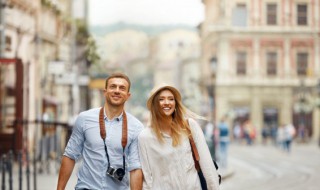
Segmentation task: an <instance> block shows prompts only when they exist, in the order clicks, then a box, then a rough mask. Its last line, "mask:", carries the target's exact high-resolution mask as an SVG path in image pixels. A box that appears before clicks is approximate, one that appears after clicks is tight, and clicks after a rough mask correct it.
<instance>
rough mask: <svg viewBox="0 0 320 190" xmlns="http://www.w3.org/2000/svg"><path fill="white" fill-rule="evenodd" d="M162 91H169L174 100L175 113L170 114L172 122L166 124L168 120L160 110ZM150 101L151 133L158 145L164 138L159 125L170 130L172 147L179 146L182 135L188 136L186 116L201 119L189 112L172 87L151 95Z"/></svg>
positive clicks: (188, 129)
mask: <svg viewBox="0 0 320 190" xmlns="http://www.w3.org/2000/svg"><path fill="white" fill-rule="evenodd" d="M164 90H169V91H170V92H171V93H172V94H173V96H174V99H175V103H176V106H175V111H174V112H173V113H172V121H171V122H166V121H169V120H168V116H166V115H165V114H164V112H163V110H162V109H161V106H160V100H159V96H160V93H161V92H162V91H164ZM151 98H153V99H151V100H150V101H151V102H150V103H151V104H150V107H149V109H150V117H151V118H150V119H151V120H150V127H151V129H152V130H153V132H154V133H155V134H156V137H157V139H158V140H159V141H160V143H163V142H164V138H163V136H162V134H161V125H170V128H171V138H172V145H173V146H178V145H180V144H181V137H182V135H190V127H189V124H188V122H187V120H186V116H190V117H196V118H199V117H200V118H201V116H198V115H196V114H194V113H193V112H191V111H189V110H188V109H187V108H186V107H185V106H184V105H183V104H182V101H181V96H180V93H179V92H178V91H177V90H176V89H175V88H173V87H164V88H162V89H160V90H158V91H157V92H156V94H155V95H153V96H152V97H151Z"/></svg>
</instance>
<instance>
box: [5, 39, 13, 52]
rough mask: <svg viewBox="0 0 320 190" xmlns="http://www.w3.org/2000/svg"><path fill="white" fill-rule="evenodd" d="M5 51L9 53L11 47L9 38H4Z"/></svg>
mask: <svg viewBox="0 0 320 190" xmlns="http://www.w3.org/2000/svg"><path fill="white" fill-rule="evenodd" d="M5 42H6V44H5V50H6V51H11V45H12V41H11V37H10V36H6V37H5Z"/></svg>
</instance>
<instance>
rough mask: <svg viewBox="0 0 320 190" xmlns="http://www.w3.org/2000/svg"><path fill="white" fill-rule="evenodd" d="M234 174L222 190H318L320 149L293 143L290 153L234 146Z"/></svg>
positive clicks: (231, 153)
mask: <svg viewBox="0 0 320 190" xmlns="http://www.w3.org/2000/svg"><path fill="white" fill-rule="evenodd" d="M229 166H230V168H232V170H233V175H232V176H231V177H229V178H227V179H225V180H224V181H223V183H222V185H221V190H273V189H279V190H280V189H281V190H302V189H303V190H318V189H319V187H320V180H319V179H320V173H319V171H320V147H318V146H317V145H316V144H307V145H306V144H293V148H292V152H291V153H290V154H288V153H285V152H283V151H282V150H280V149H279V148H276V147H274V146H272V145H267V146H263V145H253V146H245V145H231V146H230V149H229Z"/></svg>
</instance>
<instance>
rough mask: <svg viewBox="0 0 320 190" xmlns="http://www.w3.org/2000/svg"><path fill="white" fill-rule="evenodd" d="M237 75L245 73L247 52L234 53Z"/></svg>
mask: <svg viewBox="0 0 320 190" xmlns="http://www.w3.org/2000/svg"><path fill="white" fill-rule="evenodd" d="M236 65H237V75H245V74H246V71H247V67H246V66H247V54H246V52H237V55H236Z"/></svg>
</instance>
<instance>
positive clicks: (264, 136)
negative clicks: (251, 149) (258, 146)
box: [261, 126, 269, 145]
mask: <svg viewBox="0 0 320 190" xmlns="http://www.w3.org/2000/svg"><path fill="white" fill-rule="evenodd" d="M261 135H262V144H264V145H266V144H267V141H268V137H269V128H268V127H267V126H264V127H263V128H262V132H261Z"/></svg>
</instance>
